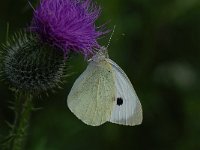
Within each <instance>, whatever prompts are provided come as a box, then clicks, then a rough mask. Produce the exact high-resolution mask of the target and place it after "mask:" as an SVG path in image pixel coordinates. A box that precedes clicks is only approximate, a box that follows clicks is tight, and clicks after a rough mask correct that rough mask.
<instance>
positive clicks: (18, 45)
mask: <svg viewBox="0 0 200 150" xmlns="http://www.w3.org/2000/svg"><path fill="white" fill-rule="evenodd" d="M0 57H1V78H2V79H3V80H4V81H5V82H6V83H7V84H8V85H9V86H10V87H11V88H12V89H14V90H15V91H17V92H21V93H22V92H23V93H29V94H33V95H34V94H39V93H40V92H46V91H48V90H51V89H53V88H56V87H58V86H59V84H60V83H61V82H62V77H63V75H64V72H65V68H66V67H65V60H64V58H63V53H62V51H59V50H57V49H56V48H54V47H52V46H50V45H48V44H46V43H41V42H40V41H39V40H38V38H37V37H36V36H34V35H32V34H31V33H26V32H20V33H17V34H15V36H13V38H12V39H10V40H8V41H7V43H6V44H4V45H3V46H2V49H1V54H0Z"/></svg>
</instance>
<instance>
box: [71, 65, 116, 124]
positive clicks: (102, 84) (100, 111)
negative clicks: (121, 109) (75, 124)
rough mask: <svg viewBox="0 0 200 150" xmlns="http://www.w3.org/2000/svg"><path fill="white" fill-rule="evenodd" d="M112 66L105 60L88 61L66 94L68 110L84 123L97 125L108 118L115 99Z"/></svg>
mask: <svg viewBox="0 0 200 150" xmlns="http://www.w3.org/2000/svg"><path fill="white" fill-rule="evenodd" d="M114 87H115V83H114V76H113V75H112V66H111V65H110V64H109V63H107V62H106V61H101V62H98V63H97V62H90V64H89V65H88V67H87V69H86V70H85V71H84V72H83V73H82V75H81V76H80V77H79V78H78V79H77V80H76V82H75V83H74V85H73V87H72V89H71V92H70V93H69V96H68V100H67V102H68V106H69V108H70V110H71V111H72V112H73V113H74V114H75V115H76V116H77V117H78V118H79V119H81V120H82V121H83V122H84V123H86V124H88V125H92V126H98V125H101V124H103V123H105V122H106V121H108V120H109V118H110V115H111V112H112V110H113V105H114V101H115V88H114Z"/></svg>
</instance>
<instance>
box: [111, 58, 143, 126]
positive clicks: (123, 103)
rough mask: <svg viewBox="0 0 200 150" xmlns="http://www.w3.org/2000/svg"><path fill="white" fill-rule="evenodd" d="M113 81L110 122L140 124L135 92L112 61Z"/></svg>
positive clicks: (139, 111) (140, 115)
mask: <svg viewBox="0 0 200 150" xmlns="http://www.w3.org/2000/svg"><path fill="white" fill-rule="evenodd" d="M107 62H109V63H110V64H111V65H112V71H113V73H114V81H115V104H114V107H113V111H112V113H111V118H110V122H113V123H117V124H122V125H131V126H133V125H138V124H141V122H142V107H141V104H140V101H139V99H138V97H137V95H136V92H135V90H134V88H133V86H132V84H131V82H130V80H129V79H128V77H127V75H126V74H125V73H124V71H123V70H122V69H121V68H120V67H119V66H118V65H117V64H116V63H115V62H113V61H112V60H110V59H107Z"/></svg>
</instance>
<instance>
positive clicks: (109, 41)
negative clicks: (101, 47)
mask: <svg viewBox="0 0 200 150" xmlns="http://www.w3.org/2000/svg"><path fill="white" fill-rule="evenodd" d="M115 28H116V25H114V28H113V31H112V34H111V36H110V39H109V40H108V45H107V46H106V49H108V47H109V46H110V43H111V40H112V37H113V35H114V33H115Z"/></svg>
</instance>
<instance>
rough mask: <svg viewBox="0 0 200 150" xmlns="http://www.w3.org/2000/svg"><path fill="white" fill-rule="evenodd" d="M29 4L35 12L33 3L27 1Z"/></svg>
mask: <svg viewBox="0 0 200 150" xmlns="http://www.w3.org/2000/svg"><path fill="white" fill-rule="evenodd" d="M27 2H28V4H29V5H30V7H31V8H32V9H33V10H34V11H35V8H34V7H33V5H32V4H31V2H30V1H29V0H27Z"/></svg>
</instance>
